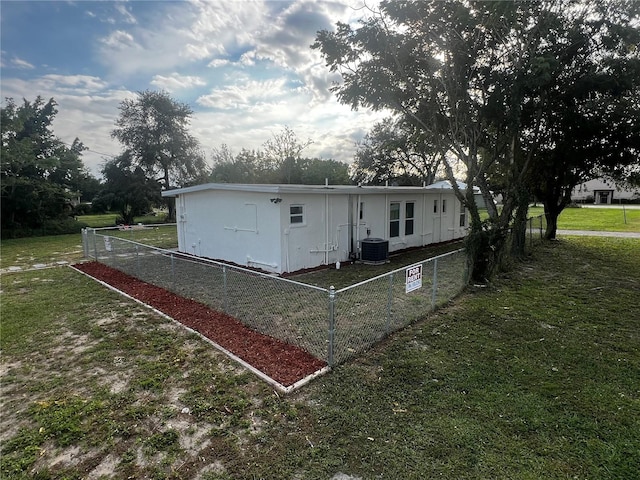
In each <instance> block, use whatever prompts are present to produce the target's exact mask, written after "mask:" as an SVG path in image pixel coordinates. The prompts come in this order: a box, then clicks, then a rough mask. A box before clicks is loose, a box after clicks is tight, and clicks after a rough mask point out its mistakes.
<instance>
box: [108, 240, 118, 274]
mask: <svg viewBox="0 0 640 480" xmlns="http://www.w3.org/2000/svg"><path fill="white" fill-rule="evenodd" d="M114 238H115V237H109V243H110V244H111V266H112V267H113V268H117V264H116V242H112V241H111V240H113V239H114Z"/></svg>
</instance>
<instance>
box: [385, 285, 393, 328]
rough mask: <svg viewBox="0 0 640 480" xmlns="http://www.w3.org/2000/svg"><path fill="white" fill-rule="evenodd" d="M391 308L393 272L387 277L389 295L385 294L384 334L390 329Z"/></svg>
mask: <svg viewBox="0 0 640 480" xmlns="http://www.w3.org/2000/svg"><path fill="white" fill-rule="evenodd" d="M392 306H393V272H391V275H389V293H388V294H387V324H386V326H385V332H386V333H387V334H388V333H389V331H390V329H391V307H392Z"/></svg>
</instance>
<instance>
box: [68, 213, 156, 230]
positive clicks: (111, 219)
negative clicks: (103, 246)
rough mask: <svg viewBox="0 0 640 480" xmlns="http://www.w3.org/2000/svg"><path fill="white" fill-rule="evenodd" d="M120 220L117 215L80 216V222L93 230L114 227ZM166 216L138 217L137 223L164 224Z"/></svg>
mask: <svg viewBox="0 0 640 480" xmlns="http://www.w3.org/2000/svg"><path fill="white" fill-rule="evenodd" d="M117 218H118V214H117V213H104V214H96V215H80V216H78V221H79V222H83V223H86V224H87V225H89V226H90V227H92V228H101V227H114V226H115V225H116V219H117ZM164 218H165V215H164V214H158V215H146V216H143V217H136V218H135V219H134V220H135V223H145V224H153V223H162V222H164Z"/></svg>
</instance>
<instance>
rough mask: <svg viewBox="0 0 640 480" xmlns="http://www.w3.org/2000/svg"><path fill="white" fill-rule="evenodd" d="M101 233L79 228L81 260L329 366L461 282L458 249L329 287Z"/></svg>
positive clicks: (536, 234)
mask: <svg viewBox="0 0 640 480" xmlns="http://www.w3.org/2000/svg"><path fill="white" fill-rule="evenodd" d="M540 222H541V221H540ZM538 223H539V222H538V221H537V220H535V219H533V220H531V221H530V222H529V224H528V230H527V231H528V237H530V242H533V241H534V238H540V236H541V234H542V223H539V226H538ZM106 233H107V232H106V231H105V229H91V228H88V229H85V230H84V231H83V248H84V253H85V257H87V258H92V259H94V260H96V261H98V262H100V263H103V264H105V265H108V266H110V267H112V268H115V269H117V270H120V271H122V272H124V273H127V274H128V275H131V276H133V277H135V278H137V279H139V280H142V281H144V282H147V283H149V284H152V285H155V286H158V287H161V288H164V289H166V290H168V291H170V292H173V293H175V294H177V295H180V296H183V297H185V298H189V299H193V300H196V301H198V302H201V303H203V304H205V305H208V306H210V307H211V308H212V309H214V310H217V311H220V312H223V313H225V314H227V315H230V316H232V317H234V318H236V319H238V320H239V321H241V322H242V323H243V324H244V325H246V326H248V327H249V328H251V329H253V330H255V331H257V332H259V333H261V334H264V335H269V336H272V337H274V338H277V339H279V340H282V341H284V342H287V343H289V344H291V345H295V346H297V347H300V348H302V349H303V350H305V351H307V352H308V353H310V354H311V355H313V356H314V357H316V358H318V359H320V360H323V361H325V362H327V364H328V365H329V366H335V365H337V364H340V363H342V362H344V361H346V360H348V359H350V358H352V357H354V356H357V355H358V354H359V353H360V352H362V351H365V350H367V349H368V348H370V347H371V346H372V345H374V344H375V343H376V342H378V341H380V340H381V339H383V338H384V337H386V336H388V335H389V334H391V333H393V332H395V331H397V330H399V329H402V328H404V327H406V326H407V325H409V324H411V323H413V322H415V321H417V320H419V319H420V318H422V317H424V316H425V315H426V314H427V313H428V312H430V311H432V310H434V309H436V308H437V307H438V306H440V305H442V304H444V303H446V302H448V301H449V300H451V299H453V298H454V297H455V296H456V295H458V294H459V293H460V292H461V291H462V290H463V289H464V287H465V286H466V285H467V282H468V276H467V274H468V272H467V258H466V254H465V251H464V249H458V250H455V251H453V252H448V253H444V254H441V255H438V256H435V257H432V258H427V259H424V260H422V261H419V262H416V263H413V264H412V265H409V266H403V267H402V268H397V269H394V270H391V271H388V272H386V273H384V274H381V275H378V276H375V277H373V278H370V279H367V280H365V281H362V282H359V283H356V284H353V285H350V286H347V287H344V288H340V289H335V288H333V287H330V288H323V287H320V286H315V285H310V284H308V283H301V282H298V281H295V280H292V279H290V278H282V277H277V276H274V275H269V274H265V273H261V272H256V271H253V270H248V269H245V268H242V267H238V266H233V265H228V264H224V263H220V262H217V261H212V260H208V259H204V258H198V257H193V256H190V255H186V254H182V253H179V252H175V251H172V250H167V249H163V248H158V247H152V246H149V245H145V244H143V243H140V242H137V241H134V240H132V239H130V238H122V237H121V236H120V235H122V232H118V234H117V235H118V236H114V235H107V234H106ZM132 235H133V234H132ZM530 244H532V243H530Z"/></svg>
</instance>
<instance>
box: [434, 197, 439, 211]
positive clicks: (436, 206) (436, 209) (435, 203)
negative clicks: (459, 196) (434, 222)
mask: <svg viewBox="0 0 640 480" xmlns="http://www.w3.org/2000/svg"><path fill="white" fill-rule="evenodd" d="M433 213H438V200H437V199H436V200H434V201H433Z"/></svg>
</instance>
